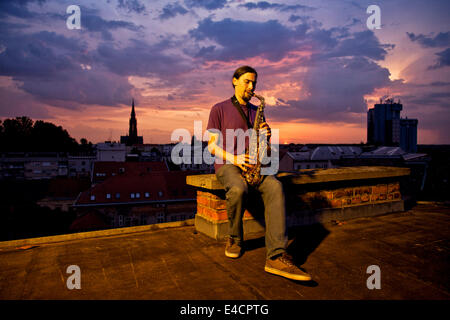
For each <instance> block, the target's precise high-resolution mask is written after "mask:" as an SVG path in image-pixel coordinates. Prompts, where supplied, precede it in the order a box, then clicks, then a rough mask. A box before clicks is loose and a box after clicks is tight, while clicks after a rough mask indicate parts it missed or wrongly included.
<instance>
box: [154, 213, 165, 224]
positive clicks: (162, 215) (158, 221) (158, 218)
mask: <svg viewBox="0 0 450 320" xmlns="http://www.w3.org/2000/svg"><path fill="white" fill-rule="evenodd" d="M164 220H165V219H164V212H160V213H158V216H157V218H156V222H157V223H162V222H164Z"/></svg>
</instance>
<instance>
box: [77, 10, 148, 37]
mask: <svg viewBox="0 0 450 320" xmlns="http://www.w3.org/2000/svg"><path fill="white" fill-rule="evenodd" d="M82 17H83V18H82V28H83V29H84V28H86V29H87V30H88V31H90V32H99V33H100V34H101V36H102V38H103V39H104V40H113V36H112V33H111V31H113V30H117V29H127V30H130V31H139V30H140V29H141V27H138V26H136V25H135V24H134V23H132V22H128V21H121V20H105V19H103V18H101V17H99V16H98V15H96V14H92V13H87V14H86V13H84V14H83V16H82Z"/></svg>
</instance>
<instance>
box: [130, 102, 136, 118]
mask: <svg viewBox="0 0 450 320" xmlns="http://www.w3.org/2000/svg"><path fill="white" fill-rule="evenodd" d="M131 117H132V118H136V113H135V112H134V98H132V100H131Z"/></svg>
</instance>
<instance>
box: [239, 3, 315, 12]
mask: <svg viewBox="0 0 450 320" xmlns="http://www.w3.org/2000/svg"><path fill="white" fill-rule="evenodd" d="M239 7H241V8H246V9H247V10H269V9H273V10H277V11H281V12H286V11H297V10H304V11H312V10H315V8H312V7H308V6H304V5H301V4H295V5H286V4H280V3H270V2H267V1H259V2H247V3H244V4H240V5H239Z"/></svg>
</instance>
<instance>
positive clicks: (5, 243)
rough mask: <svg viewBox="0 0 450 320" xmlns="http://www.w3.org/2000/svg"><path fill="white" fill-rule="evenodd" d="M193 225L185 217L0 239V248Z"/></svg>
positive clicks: (192, 220)
mask: <svg viewBox="0 0 450 320" xmlns="http://www.w3.org/2000/svg"><path fill="white" fill-rule="evenodd" d="M193 225H194V219H187V220H184V221H175V222H166V223H158V224H149V225H145V226H136V227H125V228H115V229H106V230H99V231H89V232H79V233H70V234H62V235H56V236H48V237H38V238H29V239H19V240H10V241H1V242H0V249H7V248H9V249H11V248H15V247H22V246H30V245H31V246H34V245H41V244H47V243H57V242H64V241H71V240H82V239H91V238H100V237H107V236H116V235H122V234H129V233H139V232H145V231H154V230H159V229H167V228H177V227H183V226H193Z"/></svg>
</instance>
